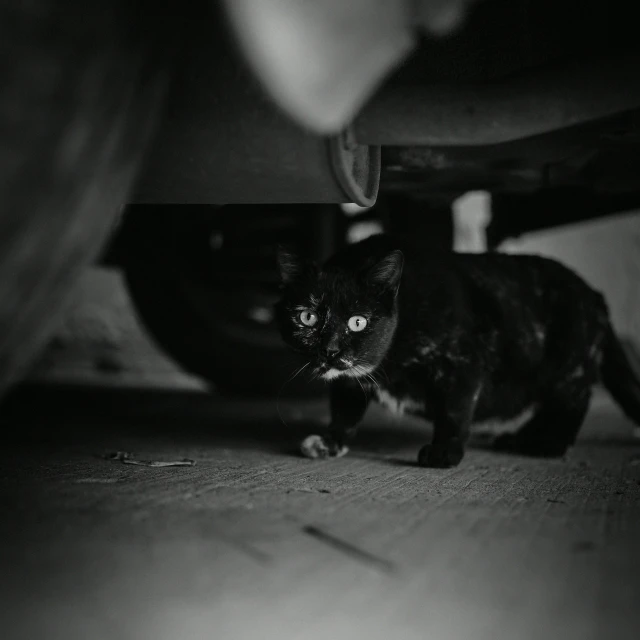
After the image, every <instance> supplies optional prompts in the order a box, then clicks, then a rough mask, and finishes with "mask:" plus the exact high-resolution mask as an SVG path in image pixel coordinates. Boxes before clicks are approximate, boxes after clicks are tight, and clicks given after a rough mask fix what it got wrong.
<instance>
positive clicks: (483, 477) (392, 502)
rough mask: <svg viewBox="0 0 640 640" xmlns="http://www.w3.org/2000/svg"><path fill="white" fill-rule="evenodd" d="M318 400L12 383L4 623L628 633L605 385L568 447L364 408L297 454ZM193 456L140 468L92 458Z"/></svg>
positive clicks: (614, 439) (513, 635)
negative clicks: (434, 428) (341, 445)
mask: <svg viewBox="0 0 640 640" xmlns="http://www.w3.org/2000/svg"><path fill="white" fill-rule="evenodd" d="M323 410H324V407H323V406H322V405H321V404H319V403H315V404H314V403H306V404H302V403H298V404H295V403H287V404H286V405H285V406H283V407H281V413H282V417H283V418H284V421H285V422H286V423H287V424H288V425H289V426H285V425H284V424H283V422H282V421H281V420H280V418H279V416H278V414H277V411H276V407H275V403H274V402H253V403H252V402H243V401H235V402H232V401H221V400H219V399H216V398H211V397H207V396H205V395H201V394H197V393H186V392H185V393H173V394H171V393H153V392H144V393H142V392H132V391H127V392H118V391H110V392H100V391H95V390H94V391H87V390H81V389H79V390H55V389H50V390H45V391H39V392H38V391H24V392H21V393H20V394H18V395H17V396H16V397H15V398H14V399H13V400H11V401H10V402H9V403H8V404H7V405H6V406H5V408H4V409H3V411H2V424H3V433H4V436H5V438H4V440H5V442H4V450H3V454H2V460H1V461H0V504H2V519H1V524H0V567H1V568H2V569H1V572H0V602H1V604H0V607H1V608H2V619H1V620H0V623H1V628H2V637H3V638H4V639H6V640H14V639H15V640H17V639H20V640H22V639H25V640H26V639H29V640H39V639H41V638H42V639H45V638H46V639H50V640H57V639H60V640H63V639H64V640H97V639H100V640H102V639H105V640H106V639H109V640H112V639H118V640H120V639H122V640H129V639H131V640H134V639H135V640H146V639H147V638H148V639H150V640H151V639H153V640H177V639H183V638H184V639H192V638H193V639H195V638H216V639H217V638H220V639H224V640H236V639H240V638H242V639H244V638H247V639H249V638H251V639H253V638H256V639H259V640H270V639H271V638H274V639H275V638H277V639H278V640H293V639H296V640H297V639H305V640H306V639H309V640H315V639H316V638H317V639H320V638H322V639H323V640H324V639H328V640H342V639H360V638H363V639H366V640H378V639H385V640H389V639H391V638H400V639H404V638H411V639H414V638H415V639H416V640H418V639H419V640H424V639H427V638H428V639H434V640H466V639H467V638H469V639H473V640H483V639H487V640H489V639H497V640H502V639H509V640H520V639H523V640H524V639H527V640H528V639H538V638H540V639H544V640H552V639H555V638H558V639H562V640H573V639H575V640H589V639H598V640H599V639H603V640H604V639H605V638H609V637H611V638H615V639H616V640H626V639H627V638H628V639H630V640H631V639H632V638H633V639H634V640H636V639H637V638H639V637H640V443H639V442H638V441H634V440H632V439H631V435H630V428H629V424H628V423H627V422H626V421H625V420H624V419H623V418H622V417H621V416H620V414H619V413H618V412H617V410H616V409H614V408H613V407H611V406H610V405H609V404H608V403H607V402H598V403H596V406H595V407H594V409H593V411H592V413H591V416H590V418H589V423H588V425H586V428H585V430H584V431H583V437H582V439H581V441H580V443H579V445H578V446H577V447H575V448H574V450H573V451H572V452H571V454H570V456H569V457H568V459H567V460H565V461H536V460H529V459H525V458H517V457H509V456H504V455H497V454H493V453H490V452H486V451H482V450H471V451H470V452H469V453H468V455H467V457H466V458H465V460H464V461H463V463H462V465H461V466H460V467H459V468H457V469H452V470H445V471H439V470H425V469H420V468H417V467H416V466H414V460H415V458H416V455H417V450H418V448H419V446H420V445H421V444H423V443H424V442H425V441H426V440H427V437H426V434H425V431H424V430H419V429H416V427H415V424H414V423H408V422H402V421H399V420H398V419H397V418H392V417H389V416H388V415H387V414H385V413H383V412H381V411H378V410H375V411H372V412H371V413H370V415H369V418H368V423H369V424H368V427H367V428H366V429H364V430H363V431H362V433H361V437H360V439H359V441H358V443H357V444H356V446H355V447H354V449H353V451H352V452H351V454H350V455H349V456H348V457H346V458H343V459H340V460H335V461H331V462H313V461H309V460H305V459H301V458H299V457H297V456H296V455H295V445H296V442H297V440H298V439H299V438H300V437H301V436H302V435H304V433H306V432H307V431H308V428H309V427H308V426H307V427H304V426H302V425H301V424H299V421H300V420H301V419H308V420H312V419H314V418H316V419H318V418H320V417H321V416H322V414H323ZM111 451H129V452H133V453H135V454H137V455H138V456H139V457H140V458H146V459H177V458H191V459H193V460H195V461H196V464H195V466H193V467H167V468H147V467H139V466H130V465H125V464H123V463H122V462H118V461H110V460H105V459H102V458H101V457H100V456H101V455H102V454H104V453H107V452H111Z"/></svg>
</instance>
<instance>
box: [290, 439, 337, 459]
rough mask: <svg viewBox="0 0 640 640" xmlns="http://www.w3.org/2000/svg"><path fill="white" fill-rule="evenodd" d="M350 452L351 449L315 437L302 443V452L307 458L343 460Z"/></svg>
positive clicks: (329, 440)
mask: <svg viewBox="0 0 640 640" xmlns="http://www.w3.org/2000/svg"><path fill="white" fill-rule="evenodd" d="M348 451H349V448H348V447H346V446H344V445H342V446H340V445H338V444H337V443H336V442H334V441H333V440H331V439H330V438H326V437H323V436H318V435H313V436H307V437H306V438H305V439H304V440H303V441H302V442H301V443H300V452H301V453H302V455H303V456H305V457H306V458H313V459H315V460H317V459H324V458H341V457H342V456H343V455H345V454H346V453H347V452H348Z"/></svg>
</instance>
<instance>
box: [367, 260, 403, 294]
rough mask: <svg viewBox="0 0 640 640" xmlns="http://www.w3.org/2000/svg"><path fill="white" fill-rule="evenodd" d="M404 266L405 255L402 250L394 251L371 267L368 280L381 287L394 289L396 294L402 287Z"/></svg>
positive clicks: (388, 289)
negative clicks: (401, 280)
mask: <svg viewBox="0 0 640 640" xmlns="http://www.w3.org/2000/svg"><path fill="white" fill-rule="evenodd" d="M403 267H404V256H403V255H402V251H398V250H395V251H392V252H391V253H390V254H389V255H387V256H385V257H384V258H383V259H382V260H380V261H379V262H377V263H376V264H375V265H373V267H371V269H369V272H368V273H367V282H369V283H370V284H372V285H373V286H375V287H378V288H379V289H383V290H386V291H392V292H393V294H394V295H396V294H397V293H398V288H399V287H400V279H401V278H402V269H403Z"/></svg>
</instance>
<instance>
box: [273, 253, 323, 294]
mask: <svg viewBox="0 0 640 640" xmlns="http://www.w3.org/2000/svg"><path fill="white" fill-rule="evenodd" d="M277 259H278V268H279V270H280V282H281V283H282V284H283V285H284V286H287V285H292V284H294V283H296V282H300V281H301V280H303V279H304V278H305V277H308V276H309V275H311V272H312V271H313V269H314V265H313V264H312V263H309V262H307V261H306V260H303V259H302V258H300V256H298V255H297V254H296V253H294V252H293V251H291V250H290V249H289V248H288V247H284V246H279V247H278V251H277Z"/></svg>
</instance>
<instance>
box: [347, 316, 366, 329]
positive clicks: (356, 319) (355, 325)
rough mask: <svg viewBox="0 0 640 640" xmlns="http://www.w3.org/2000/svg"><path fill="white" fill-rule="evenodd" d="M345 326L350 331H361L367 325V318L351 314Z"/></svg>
mask: <svg viewBox="0 0 640 640" xmlns="http://www.w3.org/2000/svg"><path fill="white" fill-rule="evenodd" d="M347 326H348V327H349V329H351V331H362V330H363V329H364V328H365V327H366V326H367V319H366V318H363V317H362V316H352V317H351V318H349V322H347Z"/></svg>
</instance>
